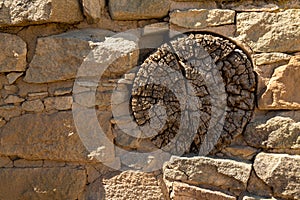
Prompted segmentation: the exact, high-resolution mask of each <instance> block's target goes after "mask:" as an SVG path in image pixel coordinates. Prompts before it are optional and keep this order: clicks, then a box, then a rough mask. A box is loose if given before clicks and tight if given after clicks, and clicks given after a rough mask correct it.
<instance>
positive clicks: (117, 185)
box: [103, 171, 164, 200]
mask: <svg viewBox="0 0 300 200" xmlns="http://www.w3.org/2000/svg"><path fill="white" fill-rule="evenodd" d="M103 186H104V190H105V199H145V200H148V199H149V200H150V199H161V200H163V199H164V197H163V192H162V188H161V187H160V185H159V181H158V180H157V178H156V176H155V174H153V173H143V172H134V171H126V172H122V173H121V174H118V175H115V176H113V177H109V178H104V179H103Z"/></svg>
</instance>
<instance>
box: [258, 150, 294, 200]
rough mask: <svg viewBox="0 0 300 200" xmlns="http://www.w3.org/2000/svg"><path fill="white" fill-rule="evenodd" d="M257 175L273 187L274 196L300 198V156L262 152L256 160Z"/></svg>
mask: <svg viewBox="0 0 300 200" xmlns="http://www.w3.org/2000/svg"><path fill="white" fill-rule="evenodd" d="M253 167H254V170H255V172H256V174H257V176H258V177H259V178H260V179H262V180H263V181H264V182H265V183H266V184H267V185H268V186H270V187H272V188H273V192H274V196H275V197H281V198H285V199H300V190H299V188H300V181H299V174H300V156H299V155H295V156H291V155H288V154H267V153H260V154H258V155H257V156H256V158H255V161H254V165H253Z"/></svg>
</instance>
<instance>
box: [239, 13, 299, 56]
mask: <svg viewBox="0 0 300 200" xmlns="http://www.w3.org/2000/svg"><path fill="white" fill-rule="evenodd" d="M299 17H300V11H299V10H298V9H290V10H286V11H282V12H276V13H271V12H249V13H245V12H243V13H238V14H237V35H238V36H239V38H240V39H242V40H245V41H246V42H247V43H248V44H249V45H250V46H251V48H252V49H253V50H254V51H255V52H295V51H300V43H299V41H300V22H299Z"/></svg>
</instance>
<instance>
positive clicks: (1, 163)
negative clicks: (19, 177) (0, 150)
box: [0, 156, 14, 168]
mask: <svg viewBox="0 0 300 200" xmlns="http://www.w3.org/2000/svg"><path fill="white" fill-rule="evenodd" d="M13 166H14V165H13V162H12V161H11V159H9V158H8V157H4V156H0V168H2V167H13Z"/></svg>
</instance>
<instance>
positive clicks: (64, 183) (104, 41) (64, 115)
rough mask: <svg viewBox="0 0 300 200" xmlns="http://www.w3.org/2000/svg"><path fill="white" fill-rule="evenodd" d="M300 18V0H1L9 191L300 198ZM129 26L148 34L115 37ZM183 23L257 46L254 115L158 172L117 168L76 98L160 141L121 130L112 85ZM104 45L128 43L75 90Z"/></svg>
mask: <svg viewBox="0 0 300 200" xmlns="http://www.w3.org/2000/svg"><path fill="white" fill-rule="evenodd" d="M299 19H300V2H299V1H298V0H291V1H286V0H264V1H255V0H241V1H231V0H226V1H222V0H159V1H158V0H107V1H105V0H80V1H79V0H65V1H62V0H32V1H27V0H0V47H1V48H0V92H1V93H0V199H3V200H14V199H72V200H77V199H78V200H83V199H178V200H179V199H207V200H210V199H222V200H223V199H224V200H227V199H230V200H231V199H238V200H239V199H242V200H255V199H284V200H288V199H300V111H299V110H300V93H299V85H300V20H299ZM132 29H135V31H134V32H132V31H129V30H132ZM170 30H171V31H170ZM124 31H129V32H130V33H134V34H135V35H136V37H137V38H138V40H136V39H132V38H128V37H125V36H124V37H123V36H122V35H121V36H122V37H120V38H119V39H118V40H115V38H114V37H113V36H114V35H115V34H117V33H119V32H124ZM172 31H179V32H182V33H185V32H193V33H196V34H197V33H200V34H201V33H205V34H212V35H218V37H222V38H224V39H225V40H229V41H231V42H232V43H234V44H235V45H236V46H237V48H238V49H241V50H243V52H245V55H247V58H248V59H249V62H251V65H252V66H250V64H249V66H250V67H251V69H249V70H250V71H251V70H253V71H254V73H255V81H256V86H255V87H256V88H251V89H249V91H251V92H253V93H254V94H255V97H251V98H250V97H249V99H252V100H254V99H255V102H254V103H253V104H251V105H250V107H251V106H252V107H251V108H250V110H251V112H253V113H254V114H253V115H252V116H250V115H247V120H251V121H250V122H249V124H247V126H246V125H245V126H244V128H243V129H242V130H239V131H238V132H236V133H237V134H232V137H230V142H227V143H226V145H223V146H222V145H220V146H218V148H216V149H215V151H213V152H212V153H211V154H210V155H209V156H202V157H198V156H195V157H189V158H187V157H174V158H172V159H171V160H170V161H168V162H166V163H165V165H164V167H163V169H161V170H158V171H155V172H151V173H144V172H135V171H123V172H121V171H118V170H114V169H110V168H109V167H106V166H105V165H104V164H103V163H101V162H100V161H99V160H97V158H96V156H94V154H93V152H89V151H88V150H87V149H86V147H85V146H84V144H83V143H82V141H81V140H80V137H79V134H78V133H77V130H76V127H75V123H74V119H73V113H72V107H74V106H76V105H84V106H87V107H93V106H94V107H95V109H96V113H97V118H98V120H99V123H100V125H101V126H102V128H103V129H104V131H105V133H106V135H107V137H108V138H109V140H111V141H113V142H114V143H115V144H116V145H119V146H121V147H123V148H125V149H130V148H131V147H133V148H141V150H142V151H144V150H147V149H148V150H149V148H151V147H149V146H148V143H147V144H145V143H139V141H138V140H134V139H132V138H131V137H128V136H126V135H124V133H122V132H121V131H120V130H119V129H118V127H117V126H116V123H118V120H117V119H115V118H114V116H113V115H112V112H111V95H112V92H113V91H114V90H115V89H116V88H117V89H118V87H126V88H127V87H129V88H130V85H132V84H133V83H134V82H135V81H136V79H135V78H136V73H137V71H134V70H133V71H129V70H131V69H133V68H134V67H135V66H138V65H140V64H142V63H143V62H144V61H145V60H146V58H147V57H148V55H149V52H151V51H150V50H153V49H155V48H158V47H160V46H161V45H162V44H163V43H164V42H165V41H166V40H167V39H168V38H171V37H173V35H172V34H171V33H172ZM150 45H151V48H152V49H150V50H149V52H148V51H147V50H145V49H144V50H142V49H141V50H138V48H137V47H139V46H140V47H148V46H150ZM95 46H100V47H101V49H102V50H103V51H102V52H100V54H99V55H100V57H99V58H98V59H101V60H103V61H106V59H107V60H108V57H109V56H110V55H115V54H117V53H118V49H122V48H124V49H125V51H124V52H125V53H124V54H121V55H120V56H119V57H118V58H117V59H116V60H115V61H114V62H113V63H111V64H110V65H109V68H108V69H107V70H106V71H105V72H104V74H103V76H102V80H101V83H99V85H97V86H95V85H89V83H87V82H85V81H84V80H82V81H79V82H78V84H79V86H78V88H80V90H79V91H76V93H75V92H74V91H73V86H74V82H75V79H76V76H77V72H78V69H79V67H80V66H81V65H82V63H83V61H84V60H85V59H86V58H87V57H89V56H90V55H89V53H90V52H91V50H93V49H95ZM249 66H247V67H249ZM92 75H93V73H91V76H92ZM251 80H252V79H251ZM251 80H250V79H249V82H251ZM253 80H254V78H253ZM254 85H255V83H253V85H252V86H253V87H254ZM94 87H96V93H93V92H91V91H92V89H91V88H94ZM254 89H255V91H254ZM89 95H94V96H96V102H95V103H94V102H91V101H90V98H87V97H89ZM128 98H129V97H128V96H126V95H124V94H122V93H120V96H119V99H118V100H119V101H120V102H122V100H128ZM122 108H123V107H120V109H122ZM79 114H80V113H79ZM88 125H89V124H87V126H88ZM111 153H112V154H111V155H114V152H111Z"/></svg>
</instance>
